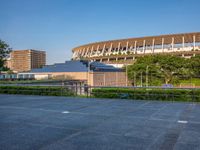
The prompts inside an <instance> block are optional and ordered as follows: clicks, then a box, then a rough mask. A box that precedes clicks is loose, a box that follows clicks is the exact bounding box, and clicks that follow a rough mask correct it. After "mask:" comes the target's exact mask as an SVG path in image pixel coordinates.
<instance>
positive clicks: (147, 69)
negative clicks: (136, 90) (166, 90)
mask: <svg viewBox="0 0 200 150" xmlns="http://www.w3.org/2000/svg"><path fill="white" fill-rule="evenodd" d="M148 71H149V66H148V65H147V67H146V87H148Z"/></svg>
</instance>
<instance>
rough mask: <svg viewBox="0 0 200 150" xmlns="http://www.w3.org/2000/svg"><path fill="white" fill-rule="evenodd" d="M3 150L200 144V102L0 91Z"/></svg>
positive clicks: (181, 149) (163, 149)
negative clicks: (68, 96)
mask: <svg viewBox="0 0 200 150" xmlns="http://www.w3.org/2000/svg"><path fill="white" fill-rule="evenodd" d="M0 149H2V150H13V149H18V150H23V149H24V150H27V149H31V150H33V149H34V150H40V149H41V150H49V149H54V150H60V149H64V150H133V149H136V150H137V149H138V150H143V149H147V150H156V149H160V150H171V149H175V150H186V149H187V150H195V149H197V150H199V149H200V104H197V103H179V102H174V103H173V102H156V101H134V100H107V99H101V100H100V99H86V98H66V97H48V96H23V95H0Z"/></svg>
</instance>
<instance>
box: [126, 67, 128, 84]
mask: <svg viewBox="0 0 200 150" xmlns="http://www.w3.org/2000/svg"><path fill="white" fill-rule="evenodd" d="M126 86H128V70H127V64H126Z"/></svg>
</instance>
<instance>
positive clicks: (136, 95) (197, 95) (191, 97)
mask: <svg viewBox="0 0 200 150" xmlns="http://www.w3.org/2000/svg"><path fill="white" fill-rule="evenodd" d="M92 95H93V96H94V97H96V98H121V99H135V100H163V101H197V102H200V89H173V88H172V89H156V88H152V89H150V88H97V89H92Z"/></svg>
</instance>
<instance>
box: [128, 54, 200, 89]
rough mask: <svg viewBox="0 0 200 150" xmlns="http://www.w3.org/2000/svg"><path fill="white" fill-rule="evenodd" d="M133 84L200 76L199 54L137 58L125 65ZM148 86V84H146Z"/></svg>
mask: <svg viewBox="0 0 200 150" xmlns="http://www.w3.org/2000/svg"><path fill="white" fill-rule="evenodd" d="M127 72H128V78H129V80H130V81H132V84H133V85H136V84H138V82H140V83H139V84H140V85H141V84H142V82H143V83H145V84H146V85H147V84H150V85H162V84H177V83H179V82H180V80H181V79H183V78H184V79H190V78H196V77H197V78H198V77H200V55H197V56H194V57H191V58H184V57H179V56H174V55H169V54H157V55H148V56H144V57H139V58H137V60H136V62H134V64H132V65H129V66H128V67H127ZM147 86H148V85H147Z"/></svg>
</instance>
